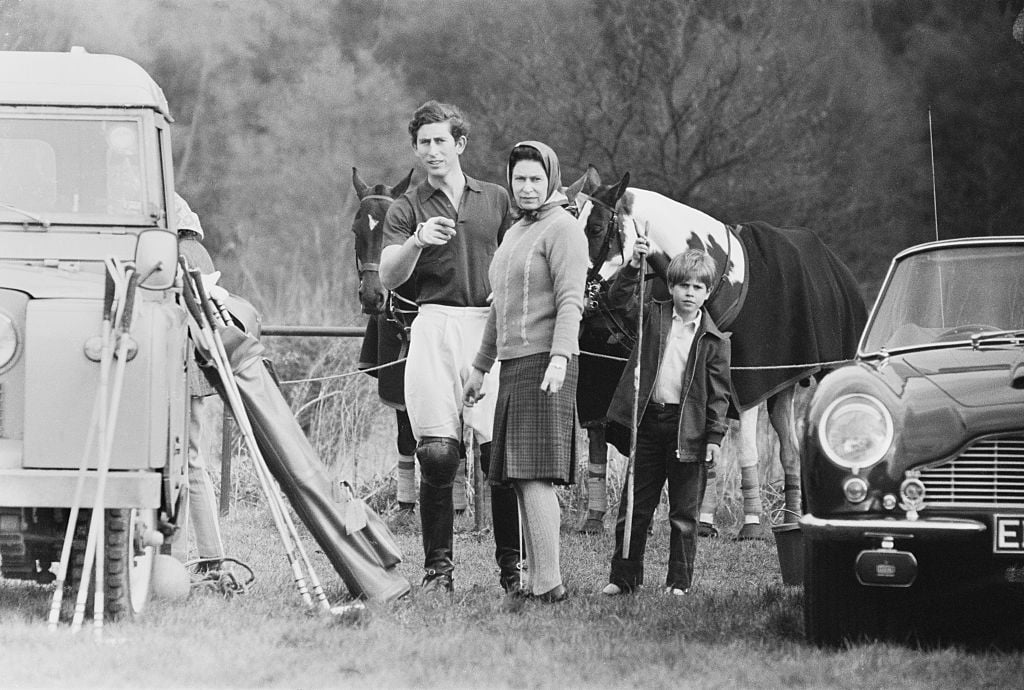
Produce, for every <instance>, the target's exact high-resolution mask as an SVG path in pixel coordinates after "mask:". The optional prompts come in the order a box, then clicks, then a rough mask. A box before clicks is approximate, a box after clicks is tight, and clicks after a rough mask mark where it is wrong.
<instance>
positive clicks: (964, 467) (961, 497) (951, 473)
mask: <svg viewBox="0 0 1024 690" xmlns="http://www.w3.org/2000/svg"><path fill="white" fill-rule="evenodd" d="M920 479H921V481H922V482H924V486H925V490H926V491H925V503H926V504H927V505H928V506H931V507H950V508H974V507H999V508H1024V436H1015V437H1012V438H1011V437H1007V438H999V439H985V440H982V441H978V442H977V443H974V444H972V445H971V446H969V447H968V448H967V449H966V450H965V451H964V452H963V453H962V454H961V455H960V456H959V457H957V458H956V459H954V460H951V461H950V462H947V463H944V464H942V465H938V466H936V467H929V468H927V469H923V470H921V475H920Z"/></svg>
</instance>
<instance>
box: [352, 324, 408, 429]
mask: <svg viewBox="0 0 1024 690" xmlns="http://www.w3.org/2000/svg"><path fill="white" fill-rule="evenodd" d="M406 337H407V336H406V334H405V330H404V329H403V328H402V326H401V325H400V324H398V323H397V322H396V321H394V320H391V319H388V318H387V317H386V316H384V315H380V316H371V317H370V321H369V323H367V324H366V335H365V336H364V337H363V347H362V350H360V352H359V368H360V369H372V368H373V367H377V366H380V365H382V364H389V363H391V362H394V361H397V360H399V359H402V358H404V357H405V349H406V340H405V339H406ZM367 373H368V374H369V375H370V376H373V377H374V378H376V379H377V395H378V396H380V400H381V402H382V403H384V404H385V405H387V406H389V407H393V408H395V409H398V410H404V409H405V362H402V363H400V364H395V365H393V366H390V367H384V368H383V369H377V370H376V371H370V372H367Z"/></svg>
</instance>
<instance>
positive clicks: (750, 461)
mask: <svg viewBox="0 0 1024 690" xmlns="http://www.w3.org/2000/svg"><path fill="white" fill-rule="evenodd" d="M760 407H761V406H760V405H757V406H755V407H752V408H750V409H749V410H745V411H743V412H740V429H739V442H740V449H739V451H740V452H739V456H738V459H739V464H740V489H741V491H742V493H743V527H741V528H740V531H739V534H737V535H736V538H737V539H759V538H761V537H762V536H763V532H762V530H761V512H762V506H761V481H760V478H759V477H758V475H757V461H758V456H757V413H758V410H759V409H760Z"/></svg>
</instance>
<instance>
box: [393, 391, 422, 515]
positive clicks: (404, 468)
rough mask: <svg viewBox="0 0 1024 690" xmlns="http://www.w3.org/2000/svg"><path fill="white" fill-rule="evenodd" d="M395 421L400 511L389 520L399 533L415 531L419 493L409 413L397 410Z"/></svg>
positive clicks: (414, 446)
mask: <svg viewBox="0 0 1024 690" xmlns="http://www.w3.org/2000/svg"><path fill="white" fill-rule="evenodd" d="M395 421H396V423H397V427H398V434H397V444H398V492H397V494H398V495H397V496H396V498H397V500H398V510H397V511H396V512H395V513H394V514H393V515H392V516H391V517H390V518H389V519H388V527H390V528H391V530H392V531H396V532H397V531H401V530H406V529H410V528H411V529H415V527H416V525H417V520H416V518H415V515H414V512H415V508H416V497H417V496H419V491H418V490H417V488H416V457H415V454H416V437H415V436H413V434H412V424H411V423H410V422H409V415H408V413H406V411H405V410H395Z"/></svg>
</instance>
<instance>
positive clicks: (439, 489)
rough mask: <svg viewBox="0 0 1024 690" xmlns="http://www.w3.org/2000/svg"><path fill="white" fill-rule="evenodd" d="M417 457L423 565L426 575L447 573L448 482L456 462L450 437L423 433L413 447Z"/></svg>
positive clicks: (451, 516) (455, 447)
mask: <svg viewBox="0 0 1024 690" xmlns="http://www.w3.org/2000/svg"><path fill="white" fill-rule="evenodd" d="M416 455H417V458H418V459H419V461H420V523H421V525H422V529H423V535H422V536H423V567H424V568H425V569H426V571H427V578H428V579H430V578H433V577H437V576H442V575H443V576H446V577H449V578H450V577H451V573H452V570H454V568H455V566H454V563H453V561H452V547H453V537H452V532H453V527H454V518H455V508H454V505H453V503H452V483H453V481H454V479H455V473H456V471H457V469H458V466H459V455H458V443H457V442H456V441H455V440H454V439H449V438H441V437H424V438H422V439H420V443H419V447H418V448H417V449H416Z"/></svg>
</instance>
